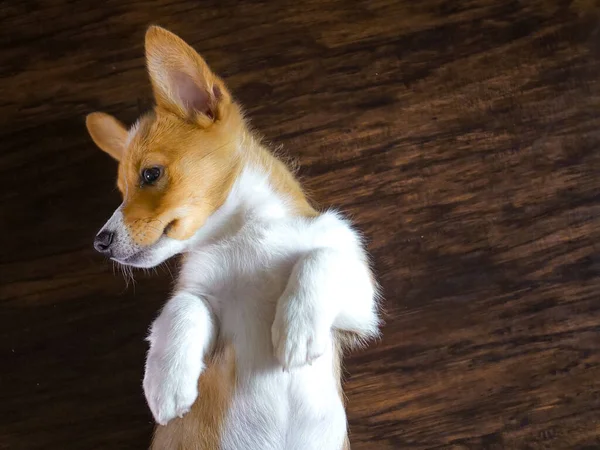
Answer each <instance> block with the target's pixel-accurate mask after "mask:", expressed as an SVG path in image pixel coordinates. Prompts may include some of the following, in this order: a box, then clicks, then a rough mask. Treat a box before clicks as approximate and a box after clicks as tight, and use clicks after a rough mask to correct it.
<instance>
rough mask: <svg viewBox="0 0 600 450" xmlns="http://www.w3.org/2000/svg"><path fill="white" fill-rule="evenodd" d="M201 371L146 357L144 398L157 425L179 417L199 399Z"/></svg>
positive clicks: (179, 362) (178, 362) (171, 360)
mask: <svg viewBox="0 0 600 450" xmlns="http://www.w3.org/2000/svg"><path fill="white" fill-rule="evenodd" d="M200 371H201V368H200V367H197V368H195V367H192V365H190V364H189V363H186V361H185V360H183V359H179V360H177V358H174V357H170V358H167V357H164V356H162V357H161V356H160V355H157V354H153V352H152V350H150V352H149V353H148V359H147V361H146V373H145V375H144V394H145V395H146V400H147V402H148V406H149V407H150V411H152V415H153V416H154V419H155V420H156V422H157V423H158V424H160V425H166V424H167V423H168V422H169V421H170V420H171V419H174V418H176V417H182V416H183V415H184V414H185V413H187V412H188V411H189V410H190V408H191V407H192V405H193V403H194V402H195V401H196V398H197V397H198V377H199V376H200Z"/></svg>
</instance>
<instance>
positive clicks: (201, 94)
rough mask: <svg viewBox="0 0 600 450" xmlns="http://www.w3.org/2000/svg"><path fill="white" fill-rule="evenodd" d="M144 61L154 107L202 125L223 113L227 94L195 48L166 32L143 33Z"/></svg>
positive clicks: (211, 121) (214, 119) (152, 29)
mask: <svg viewBox="0 0 600 450" xmlns="http://www.w3.org/2000/svg"><path fill="white" fill-rule="evenodd" d="M146 64H147V66H148V73H149V74H150V80H151V81H152V87H153V90H154V97H155V99H156V103H157V105H158V106H160V107H163V108H165V109H167V110H169V111H171V112H173V113H175V114H177V115H178V116H179V117H181V118H183V119H186V120H192V121H194V122H196V123H197V124H199V125H200V126H202V127H208V126H210V125H211V124H212V123H213V122H214V121H216V120H219V119H220V118H222V117H223V115H224V114H225V113H226V109H227V107H228V106H229V104H230V103H231V96H230V94H229V93H228V92H227V90H226V89H225V84H224V83H223V81H222V80H221V79H219V77H217V76H216V75H215V74H214V73H213V72H212V71H211V70H210V68H209V67H208V64H206V62H205V61H204V60H203V59H202V58H201V57H200V55H199V54H198V53H196V51H195V50H194V49H193V48H192V47H190V46H189V45H188V44H186V43H185V42H184V41H183V40H182V39H181V38H179V37H178V36H176V35H174V34H173V33H171V32H170V31H167V30H165V29H164V28H160V27H157V26H151V27H150V28H148V31H147V32H146Z"/></svg>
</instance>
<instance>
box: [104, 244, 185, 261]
mask: <svg viewBox="0 0 600 450" xmlns="http://www.w3.org/2000/svg"><path fill="white" fill-rule="evenodd" d="M183 247H184V246H183V243H182V242H181V241H179V242H178V241H175V240H173V239H169V238H166V237H163V238H161V239H160V240H159V241H158V242H157V243H156V244H154V245H152V246H150V247H145V248H142V249H141V250H139V251H137V252H136V253H133V254H130V255H123V256H121V255H118V256H117V255H114V256H113V257H112V258H111V259H112V260H113V261H115V262H118V263H119V264H122V265H124V266H130V267H136V268H139V269H151V268H153V267H156V266H158V265H160V264H162V263H163V262H165V261H166V260H167V259H169V258H171V257H172V256H174V255H176V254H178V253H180V252H181V251H182V250H183Z"/></svg>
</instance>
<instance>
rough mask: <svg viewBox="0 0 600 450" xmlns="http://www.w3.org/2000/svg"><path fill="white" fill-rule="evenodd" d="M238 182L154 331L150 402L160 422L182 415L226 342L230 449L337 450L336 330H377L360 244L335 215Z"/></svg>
mask: <svg viewBox="0 0 600 450" xmlns="http://www.w3.org/2000/svg"><path fill="white" fill-rule="evenodd" d="M241 180H242V182H244V181H245V183H243V185H242V182H240V183H238V185H237V186H236V187H234V190H233V191H232V194H231V195H230V198H229V199H228V200H227V202H226V204H225V205H224V206H223V208H222V211H220V212H218V213H217V214H216V215H215V217H214V219H213V222H212V223H210V224H207V226H205V227H204V235H203V236H198V237H197V238H196V241H195V242H194V243H193V245H192V246H191V248H190V251H189V252H188V254H187V258H186V260H185V263H184V265H183V267H182V270H181V274H180V280H179V287H178V291H177V293H176V294H175V296H174V297H173V298H172V299H171V300H170V301H169V302H168V303H167V305H166V306H165V309H164V310H163V312H162V313H161V315H160V316H159V318H158V319H157V320H156V321H155V323H154V325H153V327H152V332H151V335H150V337H149V340H150V343H151V348H150V351H149V354H148V362H147V368H146V377H145V380H144V387H145V392H146V396H147V398H148V402H149V405H150V407H151V409H152V411H153V413H154V415H155V417H156V419H157V421H158V422H159V423H163V424H164V423H166V422H168V421H169V420H170V419H171V418H173V417H175V416H181V415H182V414H184V413H185V412H186V411H187V410H188V409H189V408H190V406H191V404H192V403H193V402H194V400H195V399H196V397H197V395H202V392H200V393H198V392H197V389H196V385H197V380H198V377H199V375H200V373H201V372H202V370H203V368H204V363H203V357H204V356H205V355H206V353H207V352H210V351H211V348H212V346H213V345H214V344H215V342H217V341H220V342H226V343H227V344H229V345H232V346H233V348H234V351H235V360H236V361H235V367H236V386H235V389H234V394H233V398H232V400H231V403H230V406H229V408H228V411H227V413H226V418H225V425H224V427H223V432H222V438H221V447H222V448H224V449H231V450H234V449H235V450H239V449H250V448H256V449H259V448H260V449H312V448H314V449H323V450H328V449H336V450H339V449H340V448H341V447H342V445H343V441H344V438H345V435H346V419H345V413H344V408H343V403H342V400H341V398H340V393H339V376H340V374H339V370H338V369H337V368H338V362H337V360H336V358H337V351H336V344H335V342H334V338H333V336H334V330H335V329H339V330H344V331H349V332H353V333H355V334H356V335H358V336H359V337H369V336H373V335H375V334H376V333H377V326H378V319H377V311H376V303H375V289H374V286H373V284H372V280H371V276H370V272H369V268H368V266H367V264H366V258H365V256H364V253H363V249H362V247H361V245H360V241H359V239H358V237H357V235H356V234H355V232H354V231H353V230H352V229H351V228H350V227H349V226H348V224H347V223H346V222H345V221H344V220H342V219H341V218H340V217H339V216H337V215H336V214H334V213H325V214H323V215H321V216H319V217H317V218H314V219H305V218H298V217H291V216H289V215H288V214H287V208H286V207H285V202H284V201H282V200H281V199H280V198H278V197H277V196H276V195H275V194H274V193H273V191H271V190H270V189H269V188H268V186H266V185H264V184H263V183H262V182H261V181H260V180H257V179H256V178H255V177H253V176H251V175H246V178H244V177H242V178H241ZM249 186H251V187H249ZM244 187H245V189H244ZM248 194H250V195H248ZM257 205H260V206H257ZM169 368H173V369H169Z"/></svg>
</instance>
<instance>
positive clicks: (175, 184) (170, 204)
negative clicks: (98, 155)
mask: <svg viewBox="0 0 600 450" xmlns="http://www.w3.org/2000/svg"><path fill="white" fill-rule="evenodd" d="M145 47H146V62H147V66H148V73H149V75H150V79H151V82H152V87H153V92H154V97H155V100H156V106H155V108H154V111H153V112H152V113H149V114H147V115H146V116H144V117H142V118H141V119H140V120H139V121H138V123H137V124H136V125H134V127H132V129H131V130H130V131H129V132H128V131H127V130H126V129H125V127H124V126H123V125H122V124H121V123H120V122H119V121H118V120H117V119H115V118H114V117H112V116H110V115H108V114H104V113H92V114H90V115H89V116H88V117H87V120H86V124H87V128H88V131H89V133H90V135H91V137H92V139H93V140H94V142H95V143H96V145H98V147H100V148H101V149H102V150H104V151H105V152H106V153H108V154H109V155H111V156H112V157H113V158H115V159H116V160H118V161H119V170H118V183H117V184H118V187H119V190H120V191H121V193H122V195H123V205H122V208H121V209H122V211H121V212H122V219H121V220H122V222H123V225H124V226H125V228H126V230H127V233H128V234H129V239H131V241H133V245H135V246H136V247H139V248H143V247H146V246H150V245H153V244H154V243H156V242H157V241H158V240H159V239H160V238H161V237H162V236H163V234H166V235H167V236H168V237H170V238H173V239H177V240H186V239H188V238H190V237H191V236H193V234H194V233H195V232H196V231H197V230H198V229H199V228H200V227H201V226H202V225H203V224H204V222H205V221H206V219H207V218H208V217H209V216H210V215H211V214H212V213H213V212H214V211H215V210H216V209H217V208H218V207H219V206H221V205H222V203H223V202H224V200H225V198H226V196H227V193H228V192H229V190H230V188H231V186H232V184H233V182H234V180H235V178H236V176H237V174H238V172H239V170H240V162H239V155H238V152H237V148H238V140H239V137H240V136H241V135H242V134H243V130H244V125H243V119H242V116H241V113H240V110H239V107H238V106H237V105H236V104H235V103H233V101H232V98H231V95H230V93H229V92H228V90H227V89H226V87H225V84H224V83H223V81H222V80H221V79H220V78H218V77H217V76H216V75H215V74H214V73H213V72H212V71H211V70H210V68H209V67H208V65H207V64H206V62H205V61H204V60H203V59H202V58H201V57H200V55H198V53H196V52H195V51H194V50H193V49H192V48H191V47H190V46H189V45H187V44H186V43H185V42H184V41H183V40H181V39H180V38H179V37H177V36H175V35H174V34H172V33H170V32H169V31H167V30H164V29H162V28H159V27H156V26H152V27H150V28H149V29H148V31H147V33H146V43H145ZM149 168H150V169H152V168H156V169H158V170H159V171H160V177H159V178H158V179H157V180H156V181H155V182H154V183H153V184H148V183H144V179H143V173H144V169H149Z"/></svg>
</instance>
